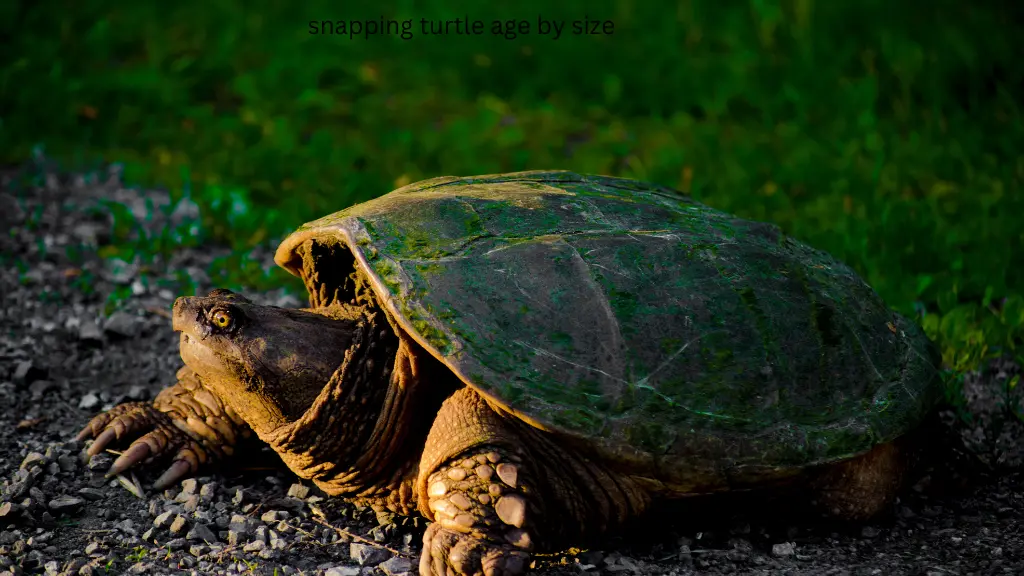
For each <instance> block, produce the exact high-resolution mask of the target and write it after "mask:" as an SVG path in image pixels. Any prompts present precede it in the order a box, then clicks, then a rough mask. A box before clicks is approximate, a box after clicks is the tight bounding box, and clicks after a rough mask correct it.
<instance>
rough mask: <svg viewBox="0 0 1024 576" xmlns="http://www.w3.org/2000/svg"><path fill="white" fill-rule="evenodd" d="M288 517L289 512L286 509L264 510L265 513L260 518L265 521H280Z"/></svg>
mask: <svg viewBox="0 0 1024 576" xmlns="http://www.w3.org/2000/svg"><path fill="white" fill-rule="evenodd" d="M287 518H288V513H287V512H285V511H284V510H269V511H267V512H264V513H263V515H262V516H260V520H263V521H264V522H280V521H281V520H286V519H287Z"/></svg>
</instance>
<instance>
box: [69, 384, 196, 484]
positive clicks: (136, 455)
mask: <svg viewBox="0 0 1024 576" xmlns="http://www.w3.org/2000/svg"><path fill="white" fill-rule="evenodd" d="M146 430H148V431H147V432H146V433H145V434H143V435H142V436H141V437H140V438H137V439H136V440H135V441H134V442H132V444H131V446H129V447H128V449H127V450H125V451H124V452H123V453H121V455H120V456H118V458H117V460H115V461H114V463H113V464H112V465H111V466H110V469H109V470H108V471H107V474H106V476H107V477H108V478H110V477H113V476H117V475H118V474H121V473H123V472H124V471H126V470H128V469H129V468H132V467H135V466H136V465H138V464H140V463H143V462H146V461H151V460H155V459H157V458H161V457H164V456H167V455H170V454H174V462H173V463H172V464H171V466H170V468H168V469H167V471H166V472H164V473H163V475H161V476H160V478H158V479H157V481H156V487H157V488H158V489H162V488H165V487H167V486H169V485H171V484H173V483H175V482H177V481H178V480H180V479H182V478H183V477H185V476H187V475H189V474H193V473H195V472H196V471H197V470H198V469H199V467H200V465H202V464H204V463H206V462H207V460H208V459H209V458H208V454H207V451H206V450H205V449H204V448H203V446H202V445H201V444H200V443H199V442H198V441H196V440H195V439H194V438H192V437H191V436H190V435H189V434H188V433H186V432H185V431H184V430H182V429H181V428H179V427H178V426H176V425H175V424H174V422H173V421H172V419H171V417H170V416H169V415H168V414H165V413H164V412H161V411H160V410H158V409H157V408H156V407H155V406H153V405H152V404H145V403H141V402H134V403H131V404H122V405H120V406H115V407H114V408H113V409H111V410H110V411H108V412H105V413H103V414H100V415H98V416H96V417H95V418H93V419H92V421H90V422H89V424H88V425H86V427H85V428H84V429H82V431H81V432H79V434H78V437H79V438H80V439H87V438H89V437H91V436H92V437H95V440H94V441H93V443H92V445H90V446H89V448H88V449H87V450H86V454H88V455H89V456H90V457H92V456H95V455H97V454H99V453H100V452H102V451H103V450H105V449H106V448H107V447H109V446H110V445H112V444H115V443H116V442H118V441H120V440H125V439H127V438H128V437H130V436H133V435H137V434H139V433H142V432H143V431H146Z"/></svg>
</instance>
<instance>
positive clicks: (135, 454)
mask: <svg viewBox="0 0 1024 576" xmlns="http://www.w3.org/2000/svg"><path fill="white" fill-rule="evenodd" d="M108 432H109V430H108ZM105 433H106V432H104V434H105ZM96 443H99V439H97V440H96ZM94 446H95V444H94ZM152 453H153V449H152V448H150V447H149V444H147V443H145V442H139V441H136V442H135V443H133V444H132V445H131V446H129V447H128V449H127V450H125V451H124V452H123V453H122V454H121V455H120V456H118V458H117V460H114V463H113V464H112V465H111V466H110V470H108V471H107V478H110V477H112V476H117V475H118V474H120V473H121V472H124V471H125V470H127V469H129V468H131V467H132V466H134V465H136V464H138V463H139V462H142V461H143V460H145V459H146V458H148V457H149V456H150V455H151V454H152Z"/></svg>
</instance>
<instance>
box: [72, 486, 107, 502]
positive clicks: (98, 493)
mask: <svg viewBox="0 0 1024 576" xmlns="http://www.w3.org/2000/svg"><path fill="white" fill-rule="evenodd" d="M77 494H78V495H79V496H81V497H82V498H85V499H86V500H89V501H91V502H96V501H98V500H103V499H104V498H106V497H107V495H106V493H105V492H103V491H102V490H97V489H96V488H90V487H88V486H85V487H83V488H79V489H78V491H77Z"/></svg>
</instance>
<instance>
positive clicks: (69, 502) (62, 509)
mask: <svg viewBox="0 0 1024 576" xmlns="http://www.w3.org/2000/svg"><path fill="white" fill-rule="evenodd" d="M83 505H85V500H84V499H82V498H75V497H74V496H59V497H57V498H54V499H53V500H50V503H49V505H48V506H49V508H50V510H52V511H54V512H57V513H59V514H68V513H71V512H77V511H79V510H81V509H82V506H83Z"/></svg>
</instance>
